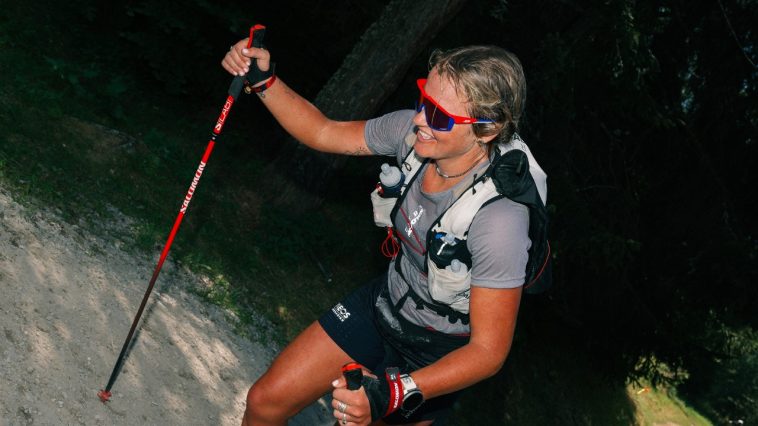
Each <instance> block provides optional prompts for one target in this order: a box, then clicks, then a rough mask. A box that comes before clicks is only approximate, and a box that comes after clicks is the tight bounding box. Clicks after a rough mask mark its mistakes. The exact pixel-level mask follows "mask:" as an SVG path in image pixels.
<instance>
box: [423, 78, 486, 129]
mask: <svg viewBox="0 0 758 426" xmlns="http://www.w3.org/2000/svg"><path fill="white" fill-rule="evenodd" d="M426 80H427V79H425V78H419V79H418V80H416V85H417V86H418V90H419V93H420V96H419V99H418V103H417V105H416V112H421V109H422V108H423V109H424V117H425V118H426V124H427V125H429V127H430V128H432V129H433V130H438V131H443V132H449V131H450V130H452V129H453V125H455V124H476V123H492V122H493V121H492V120H488V119H486V118H472V117H464V116H461V115H455V114H450V113H449V112H447V111H446V110H445V108H442V105H440V104H439V103H437V101H435V100H434V98H432V97H431V96H429V95H427V94H426V91H425V90H424V86H426ZM424 100H427V101H429V102H430V103H431V104H432V105H434V107H435V110H434V111H431V112H430V111H429V108H426V106H425V105H424ZM437 111H439V112H441V113H442V114H444V115H445V116H446V117H447V119H448V120H447V126H446V127H439V126H433V125H432V121H433V117H434V114H435V113H436V112H437ZM430 114H431V115H430Z"/></svg>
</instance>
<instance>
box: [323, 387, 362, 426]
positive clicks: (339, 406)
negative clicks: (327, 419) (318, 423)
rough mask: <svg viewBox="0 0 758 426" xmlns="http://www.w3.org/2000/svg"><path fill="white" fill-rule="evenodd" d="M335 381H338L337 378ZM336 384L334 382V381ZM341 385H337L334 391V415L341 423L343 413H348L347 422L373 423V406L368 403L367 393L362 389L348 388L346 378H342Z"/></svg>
mask: <svg viewBox="0 0 758 426" xmlns="http://www.w3.org/2000/svg"><path fill="white" fill-rule="evenodd" d="M334 382H337V380H335V381H334ZM332 384H334V383H332ZM340 385H341V387H336V388H335V389H334V391H332V408H333V409H334V412H333V415H334V418H336V419H337V420H338V421H339V422H340V424H345V423H343V417H345V416H343V414H347V418H346V419H345V421H346V422H352V423H356V424H369V423H371V406H370V405H369V403H368V399H367V398H366V394H365V392H364V391H362V390H356V391H351V390H347V388H346V387H345V386H346V383H345V380H344V379H342V381H341V383H340Z"/></svg>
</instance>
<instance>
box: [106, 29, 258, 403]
mask: <svg viewBox="0 0 758 426" xmlns="http://www.w3.org/2000/svg"><path fill="white" fill-rule="evenodd" d="M265 31H266V27H264V26H263V25H254V26H253V27H251V28H250V38H249V39H248V41H247V47H248V48H250V47H262V46H263V36H264V34H265ZM261 75H262V72H261V71H260V70H259V69H258V66H257V64H256V63H255V61H252V63H251V65H250V71H249V72H248V74H247V76H244V77H243V76H236V77H234V80H232V84H231V85H230V86H229V92H228V96H227V98H226V102H225V103H224V106H223V108H222V109H221V115H219V117H218V120H217V121H216V125H215V126H213V132H212V133H211V138H210V140H209V141H208V146H207V147H206V148H205V153H204V154H203V158H202V159H201V160H200V165H199V166H198V167H197V171H196V172H195V176H194V177H193V178H192V183H191V184H190V187H189V190H188V191H187V195H186V196H185V197H184V201H183V202H182V205H181V207H180V208H179V214H178V215H177V216H176V220H175V221H174V226H173V227H172V228H171V232H170V233H169V235H168V239H167V240H166V245H165V246H163V251H162V252H161V256H160V258H159V259H158V264H157V265H156V266H155V270H154V271H153V276H152V277H151V278H150V283H149V284H148V286H147V291H145V296H144V297H143V298H142V303H141V304H140V307H139V310H137V315H136V316H135V317H134V321H132V327H131V328H130V329H129V334H128V335H127V336H126V340H124V346H123V347H122V348H121V353H120V354H119V356H118V359H117V360H116V365H114V366H113V372H111V377H110V379H108V385H107V386H105V389H101V390H100V391H99V392H98V393H97V396H99V397H100V400H101V401H103V403H105V402H107V401H109V400H110V398H111V388H112V387H113V383H114V382H115V381H116V378H117V377H118V374H119V372H120V370H121V366H122V364H123V363H124V358H125V357H126V353H127V350H128V348H129V344H130V343H131V340H132V336H133V335H134V331H135V330H136V329H137V324H138V323H139V320H140V317H141V316H142V312H143V311H144V310H145V305H146V304H147V300H148V299H149V298H150V293H151V292H152V291H153V286H154V285H155V280H157V279H158V274H160V272H161V268H162V267H163V262H164V261H165V260H166V256H167V255H168V252H169V250H170V249H171V244H172V243H173V242H174V237H175V236H176V232H177V231H178V230H179V225H180V224H181V223H182V219H183V218H184V214H185V213H186V211H187V207H189V203H190V201H192V195H194V193H195V190H196V189H197V184H198V182H199V181H200V177H201V176H202V175H203V170H205V165H206V164H207V163H208V157H210V155H211V151H213V146H214V145H215V143H216V138H217V137H218V136H219V135H220V134H221V129H222V128H223V127H224V122H225V121H226V118H227V117H228V115H229V110H231V108H232V105H233V104H234V101H236V100H237V97H238V96H239V95H240V93H241V92H242V88H243V87H246V86H248V85H250V84H251V83H250V82H249V80H250V79H252V83H253V84H254V83H257V82H258V81H260V78H258V79H256V77H260V76H261ZM246 91H247V90H246Z"/></svg>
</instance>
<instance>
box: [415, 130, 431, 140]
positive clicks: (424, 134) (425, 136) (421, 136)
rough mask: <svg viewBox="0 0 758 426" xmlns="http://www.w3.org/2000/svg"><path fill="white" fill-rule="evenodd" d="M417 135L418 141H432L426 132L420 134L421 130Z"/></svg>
mask: <svg viewBox="0 0 758 426" xmlns="http://www.w3.org/2000/svg"><path fill="white" fill-rule="evenodd" d="M417 135H418V137H419V138H420V139H424V140H429V139H432V135H430V134H429V133H426V132H422V131H421V130H419V131H418V132H417Z"/></svg>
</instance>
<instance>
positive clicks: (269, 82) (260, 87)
mask: <svg viewBox="0 0 758 426" xmlns="http://www.w3.org/2000/svg"><path fill="white" fill-rule="evenodd" d="M275 82H276V74H274V75H272V76H271V77H269V78H268V79H266V80H264V81H262V82H259V83H257V84H256V85H255V86H252V87H251V90H252V92H253V93H262V92H265V91H266V90H268V88H269V87H271V86H273V85H274V83H275Z"/></svg>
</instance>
